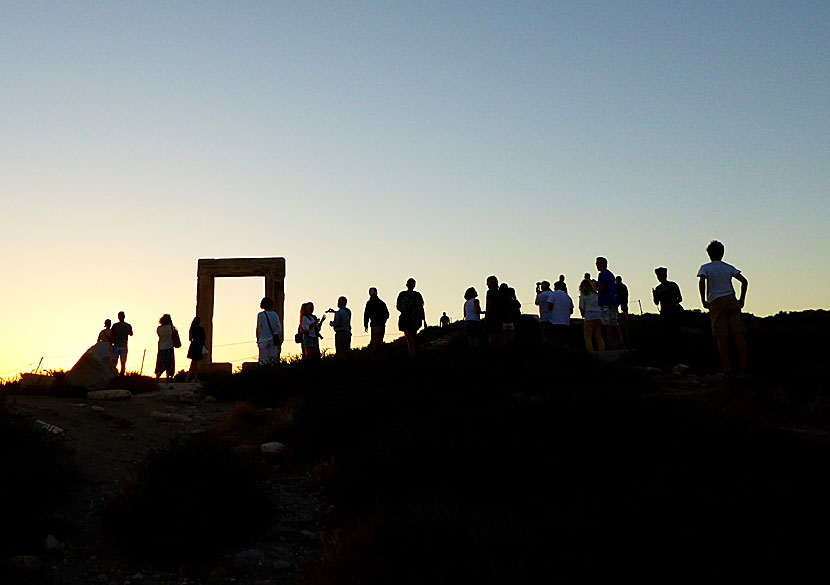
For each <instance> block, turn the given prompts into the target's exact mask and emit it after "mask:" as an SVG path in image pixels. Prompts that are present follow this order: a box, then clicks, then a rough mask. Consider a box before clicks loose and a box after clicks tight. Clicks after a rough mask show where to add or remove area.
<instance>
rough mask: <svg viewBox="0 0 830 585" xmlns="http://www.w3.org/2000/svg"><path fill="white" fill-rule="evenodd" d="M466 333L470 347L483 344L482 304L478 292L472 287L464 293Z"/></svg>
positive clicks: (463, 310)
mask: <svg viewBox="0 0 830 585" xmlns="http://www.w3.org/2000/svg"><path fill="white" fill-rule="evenodd" d="M462 312H463V315H464V333H466V334H467V341H468V342H469V343H470V347H474V348H476V347H478V346H479V345H480V344H481V302H480V301H479V300H478V291H477V290H476V289H475V288H473V287H472V286H471V287H470V288H468V289H467V291H466V292H465V293H464V307H463V309H462Z"/></svg>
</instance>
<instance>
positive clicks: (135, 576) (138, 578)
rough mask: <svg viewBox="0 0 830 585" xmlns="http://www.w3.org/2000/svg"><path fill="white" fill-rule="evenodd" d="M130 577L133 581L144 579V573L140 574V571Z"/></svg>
mask: <svg viewBox="0 0 830 585" xmlns="http://www.w3.org/2000/svg"><path fill="white" fill-rule="evenodd" d="M130 579H132V580H133V581H142V580H144V575H142V574H141V573H136V574H135V575H133V576H132V577H130Z"/></svg>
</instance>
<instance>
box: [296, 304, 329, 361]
mask: <svg viewBox="0 0 830 585" xmlns="http://www.w3.org/2000/svg"><path fill="white" fill-rule="evenodd" d="M325 320H326V316H325V315H323V318H322V319H318V318H317V317H316V316H315V315H314V303H312V302H311V301H309V302H307V303H303V304H302V305H301V306H300V331H302V334H303V360H304V361H309V362H313V361H316V360H318V359H320V340H321V339H322V338H323V336H322V335H320V327H321V326H322V325H323V321H325Z"/></svg>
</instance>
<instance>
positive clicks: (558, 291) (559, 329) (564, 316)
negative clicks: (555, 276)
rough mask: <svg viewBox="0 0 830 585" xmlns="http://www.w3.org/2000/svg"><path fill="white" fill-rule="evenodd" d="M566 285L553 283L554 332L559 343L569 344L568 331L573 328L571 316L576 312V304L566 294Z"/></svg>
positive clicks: (558, 281)
mask: <svg viewBox="0 0 830 585" xmlns="http://www.w3.org/2000/svg"><path fill="white" fill-rule="evenodd" d="M564 289H565V283H564V282H563V281H561V280H557V281H556V282H554V283H553V296H552V297H551V298H552V299H553V310H552V311H551V314H552V315H553V320H552V323H553V331H554V336H555V339H556V341H557V342H559V343H562V344H567V343H568V331H569V330H570V328H571V315H572V314H573V312H574V302H573V300H572V299H571V297H570V296H568V293H566V292H565V290H564Z"/></svg>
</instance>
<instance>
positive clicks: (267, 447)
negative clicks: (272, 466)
mask: <svg viewBox="0 0 830 585" xmlns="http://www.w3.org/2000/svg"><path fill="white" fill-rule="evenodd" d="M284 449H285V445H283V444H282V443H279V442H277V441H272V442H270V443H263V444H262V445H260V446H259V450H260V451H262V452H263V453H265V454H267V455H276V454H277V453H281V452H282V451H283V450H284Z"/></svg>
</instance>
